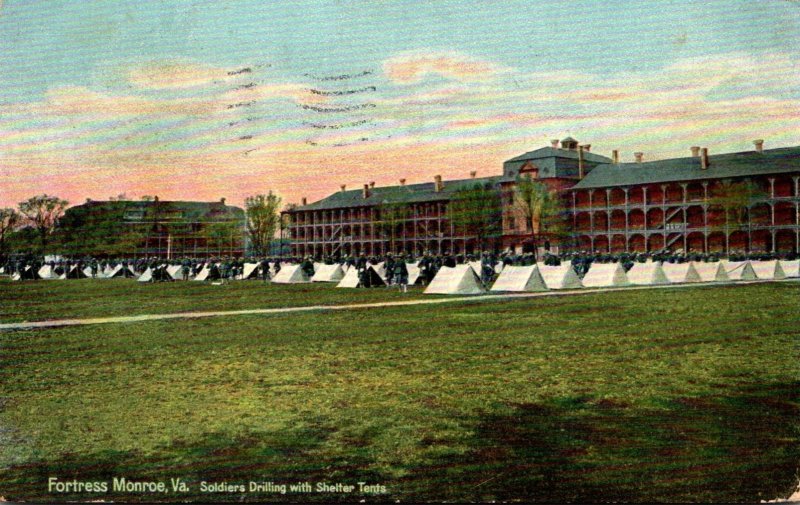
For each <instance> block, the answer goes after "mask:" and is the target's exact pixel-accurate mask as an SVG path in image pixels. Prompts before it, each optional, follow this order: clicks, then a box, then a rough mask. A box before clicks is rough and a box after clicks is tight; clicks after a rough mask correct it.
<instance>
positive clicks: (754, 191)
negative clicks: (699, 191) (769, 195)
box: [709, 180, 764, 228]
mask: <svg viewBox="0 0 800 505" xmlns="http://www.w3.org/2000/svg"><path fill="white" fill-rule="evenodd" d="M763 196H764V194H763V191H761V190H760V189H759V188H758V186H756V185H755V184H753V183H752V182H750V181H739V182H733V181H731V180H724V181H722V183H721V184H720V185H719V186H717V187H716V188H714V189H713V190H712V193H711V198H710V199H709V205H710V206H711V207H713V208H716V209H720V210H722V212H723V213H724V214H725V227H726V228H728V227H729V226H731V225H732V226H733V227H734V228H739V227H741V226H742V225H744V224H745V221H746V219H745V218H746V217H747V209H748V208H749V207H750V205H752V203H753V201H754V200H756V199H758V198H761V197H763Z"/></svg>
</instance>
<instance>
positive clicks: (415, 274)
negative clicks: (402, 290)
mask: <svg viewBox="0 0 800 505" xmlns="http://www.w3.org/2000/svg"><path fill="white" fill-rule="evenodd" d="M406 269H407V270H408V285H409V286H413V285H414V284H416V283H417V281H418V280H419V275H420V274H421V273H422V271H421V270H420V269H419V265H418V264H417V263H406Z"/></svg>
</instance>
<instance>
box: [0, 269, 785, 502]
mask: <svg viewBox="0 0 800 505" xmlns="http://www.w3.org/2000/svg"><path fill="white" fill-rule="evenodd" d="M44 284H45V283H41V284H37V285H33V284H31V285H21V286H22V287H21V288H19V290H18V288H16V287H13V288H9V289H8V290H6V288H7V286H6V285H3V286H2V288H0V289H2V290H3V294H2V296H3V304H4V305H5V303H6V301H7V300H18V302H16V305H15V306H14V308H13V309H12V310H9V309H8V308H7V307H4V308H3V309H2V310H3V314H4V316H3V317H2V318H0V319H3V320H7V318H9V317H18V316H16V315H14V314H19V313H20V312H21V311H24V310H25V307H26V304H27V303H29V302H22V301H19V300H25V299H27V300H30V297H31V296H32V295H31V292H30V291H24V290H33V289H40V288H38V287H37V286H39V285H42V286H44ZM78 284H79V283H75V285H76V286H77V285H78ZM61 285H63V286H68V287H69V289H72V287H71V286H72V285H71V284H70V283H62V284H61ZM15 286H16V285H15ZM109 286H110V288H109V289H112V290H116V291H115V293H116V297H117V299H113V300H111V302H112V303H113V305H112V308H113V309H115V310H121V309H123V308H125V307H126V306H131V307H135V308H136V310H141V311H145V310H144V308H143V307H144V306H145V305H146V306H147V309H146V311H147V312H170V311H174V310H178V309H179V308H181V309H186V308H190V309H191V308H194V309H198V307H192V306H191V305H190V300H203V301H204V303H206V304H216V305H214V307H216V308H220V307H225V308H234V307H236V308H240V307H245V306H246V307H247V308H251V307H253V306H254V305H255V306H264V303H266V302H265V300H267V299H271V298H270V297H264V298H263V299H262V297H261V291H259V290H265V292H272V293H274V295H275V299H280V300H281V301H282V302H283V301H286V300H292V299H293V300H294V301H295V302H297V301H299V300H301V299H302V298H303V297H309V295H310V294H311V292H308V291H306V292H304V293H302V296H301V290H300V288H298V287H297V286H289V287H285V286H284V287H264V286H255V285H253V286H241V287H240V286H236V287H230V288H228V287H216V286H215V287H213V288H218V290H216V291H210V290H211V289H212V287H207V286H197V287H195V286H191V287H188V286H173V285H154V286H135V287H134V288H133V289H134V291H135V292H131V291H129V288H130V286H131V285H130V284H122V283H120V284H119V288H117V284H109ZM179 288H188V289H190V290H191V295H189V294H188V293H187V294H185V295H182V294H180V292H179V291H176V290H177V289H179ZM295 288H298V289H295ZM42 289H43V288H42ZM225 289H230V293H231V295H230V297H228V294H227V293H228V292H226V291H223V290H225ZM301 289H302V290H312V291H313V296H318V295H319V296H323V297H335V296H340V295H334V294H331V293H332V292H335V291H336V290H333V289H332V288H330V287H318V286H304V287H302V288H301ZM195 290H197V293H201V294H197V293H196V292H195ZM203 290H205V291H203ZM235 290H240V291H237V292H238V293H239V294H238V295H234V294H233V293H234V291H235ZM145 292H147V293H149V294H150V296H149V297H147V298H145V295H143V294H142V293H145ZM75 293H76V294H79V291H77V290H76V291H75ZM202 293H215V295H214V296H205V295H203V294H202ZM222 293H225V294H224V295H223V294H222ZM348 293H354V292H350V291H348ZM371 293H377V291H369V292H367V293H364V295H363V296H364V299H363V300H362V301H367V300H371V299H374V297H373V296H369V295H370V294H371ZM244 295H248V296H249V295H252V296H251V299H245V298H243V296H244ZM37 296H39V295H37ZM237 296H238V297H239V299H237V298H236V297H237ZM347 296H356V295H354V294H348V295H347ZM357 296H362V295H361V294H359V295H357ZM375 296H381V297H391V296H396V294H395V295H393V294H390V293H389V292H388V291H387V292H386V293H385V294H382V295H375ZM255 299H257V300H258V302H257V303H256V302H255ZM324 299H325V300H328V302H331V303H332V302H333V298H324ZM799 300H800V283H775V284H753V285H747V286H720V287H700V288H688V289H660V290H648V291H617V292H612V293H595V294H586V295H582V296H576V297H548V298H537V299H524V300H513V301H510V300H496V301H489V302H465V303H453V304H447V305H446V306H410V307H393V308H383V309H365V310H356V311H346V312H318V313H297V314H277V315H269V316H238V317H235V318H208V319H199V320H169V321H153V322H147V323H142V324H135V325H130V324H129V325H121V324H113V325H112V324H109V325H96V326H85V327H70V328H57V329H51V330H46V331H42V330H38V331H14V332H4V333H0V362H2V364H3V371H2V379H0V410H1V411H0V495H2V496H5V497H6V498H7V499H20V500H21V499H28V500H37V501H53V500H58V501H63V500H65V499H82V500H88V499H105V500H113V499H121V498H127V499H129V500H131V499H132V500H142V501H145V500H152V499H154V497H153V496H152V495H141V494H136V495H132V496H125V495H119V494H99V495H98V494H80V495H52V494H48V493H47V478H48V477H51V476H56V477H59V478H61V479H63V480H71V479H72V478H79V479H80V480H110V479H111V478H112V477H119V476H125V477H128V478H130V479H144V480H153V479H169V478H170V477H181V478H183V479H185V480H186V481H188V482H189V485H190V487H191V492H189V493H184V494H165V495H163V496H161V495H158V496H156V497H155V498H157V499H163V500H171V501H181V500H187V499H205V500H210V499H211V500H230V501H238V500H239V499H241V498H242V496H241V495H240V494H238V493H232V494H214V495H203V494H201V493H200V492H199V489H198V488H199V482H200V481H201V480H207V481H223V480H224V481H227V482H231V483H238V482H247V481H250V480H257V481H272V482H276V483H290V482H296V481H298V480H304V481H310V482H312V483H313V482H318V481H326V482H332V483H335V482H343V483H348V484H355V483H356V482H359V481H366V482H368V483H379V484H382V485H384V486H386V489H387V491H388V494H386V495H380V496H366V499H368V500H371V501H372V500H396V499H399V500H403V501H411V500H414V499H418V500H420V499H421V500H436V501H442V500H451V501H452V500H459V501H463V500H503V501H509V500H522V499H526V498H527V499H530V500H536V501H565V500H566V501H610V500H618V501H619V500H623V501H748V502H752V501H757V500H760V499H772V498H776V497H778V496H782V495H787V494H788V493H789V491H790V490H791V489H792V488H793V486H795V485H796V484H797V475H798V467H799V463H800V443H799V442H800V374H799V373H798V365H797V363H798V362H799V359H800V324H799V323H800V316H798V307H800V303H798V301H799ZM351 301H352V300H351ZM37 303H38V302H37ZM51 303H52V304H54V305H57V306H59V307H61V310H69V312H68V313H59V314H57V313H56V312H54V311H53V310H55V309H53V310H50V309H47V308H45V307H44V306H45V305H47V303H46V301H42V302H41V303H40V306H39V307H37V308H36V317H37V318H40V317H54V316H65V315H69V316H74V315H77V314H76V313H75V312H73V310H77V309H73V307H81V308H82V309H81V310H84V311H85V312H81V314H92V315H97V313H96V310H97V307H92V306H91V305H92V304H91V303H89V302H87V301H86V300H84V299H78V300H73V301H71V302H69V303H67V301H65V300H62V299H61V296H59V298H58V299H56V300H51ZM102 303H103V304H105V303H106V302H105V301H103V302H102ZM306 303H318V300H315V299H313V298H309V299H307V300H306ZM326 303H327V302H326ZM225 304H229V305H225ZM237 304H238V305H237ZM284 304H286V305H290V304H291V303H289V302H288V301H287V303H284ZM202 308H203V309H206V308H209V307H208V305H204V306H203V307H202ZM122 313H125V312H122ZM362 498H365V497H364V496H361V495H332V494H312V495H285V496H282V495H274V494H261V495H258V494H247V495H245V496H244V499H245V500H257V499H261V500H281V499H283V500H295V501H297V500H309V499H310V500H315V499H316V500H325V501H330V500H336V499H344V500H348V501H352V500H358V499H362Z"/></svg>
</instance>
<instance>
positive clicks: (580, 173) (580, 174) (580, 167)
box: [578, 146, 583, 179]
mask: <svg viewBox="0 0 800 505" xmlns="http://www.w3.org/2000/svg"><path fill="white" fill-rule="evenodd" d="M578 179H583V146H578Z"/></svg>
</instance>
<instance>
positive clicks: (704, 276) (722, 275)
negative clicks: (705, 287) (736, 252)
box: [692, 261, 730, 282]
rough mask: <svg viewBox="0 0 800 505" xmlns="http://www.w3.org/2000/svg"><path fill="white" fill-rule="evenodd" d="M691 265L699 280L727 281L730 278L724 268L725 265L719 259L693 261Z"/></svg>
mask: <svg viewBox="0 0 800 505" xmlns="http://www.w3.org/2000/svg"><path fill="white" fill-rule="evenodd" d="M692 267H694V269H695V270H696V271H697V275H699V276H700V280H701V281H703V282H727V281H729V280H730V278H729V277H728V272H727V271H726V270H725V265H723V264H722V262H721V261H712V262H709V263H705V262H702V261H693V262H692Z"/></svg>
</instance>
